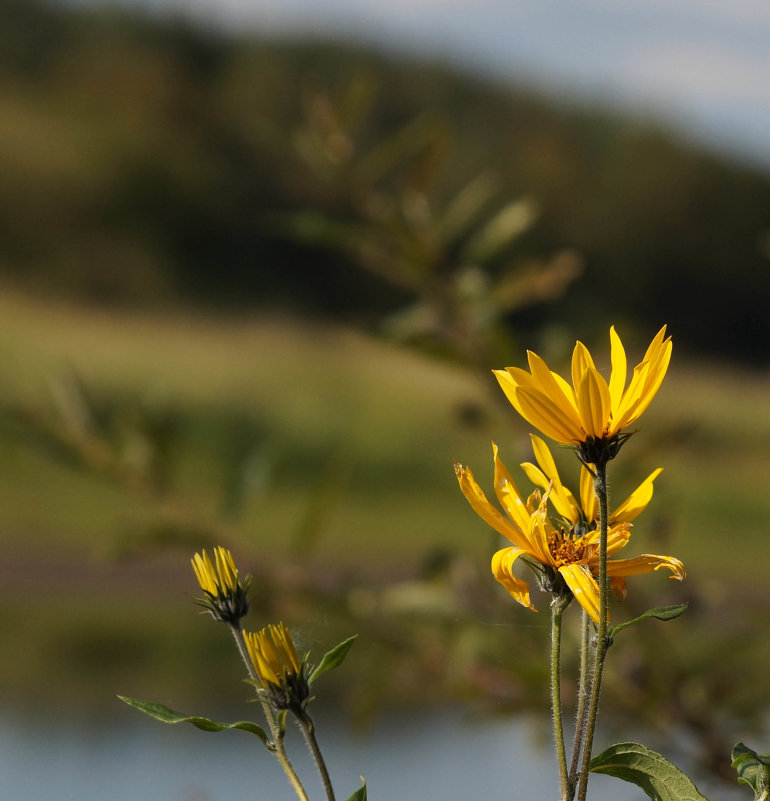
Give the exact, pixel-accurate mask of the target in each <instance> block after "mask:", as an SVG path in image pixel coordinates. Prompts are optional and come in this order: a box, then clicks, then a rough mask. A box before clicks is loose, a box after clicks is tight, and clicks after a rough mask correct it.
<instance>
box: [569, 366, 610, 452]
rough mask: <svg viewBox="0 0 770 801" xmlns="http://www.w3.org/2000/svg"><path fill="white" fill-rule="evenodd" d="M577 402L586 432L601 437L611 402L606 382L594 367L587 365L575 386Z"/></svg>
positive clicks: (608, 416)
mask: <svg viewBox="0 0 770 801" xmlns="http://www.w3.org/2000/svg"><path fill="white" fill-rule="evenodd" d="M577 403H578V412H579V413H580V421H581V423H582V424H583V429H584V430H585V432H586V434H587V435H588V436H589V437H596V438H597V439H601V438H602V437H603V436H604V435H605V428H606V426H607V423H608V422H609V419H610V413H611V411H612V403H611V400H610V390H609V388H608V386H607V382H606V381H605V380H604V378H603V377H602V376H601V375H600V373H599V371H598V370H597V369H596V368H595V367H589V368H587V369H586V371H585V372H584V373H583V377H582V379H581V380H580V386H578V388H577Z"/></svg>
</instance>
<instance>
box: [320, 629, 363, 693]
mask: <svg viewBox="0 0 770 801" xmlns="http://www.w3.org/2000/svg"><path fill="white" fill-rule="evenodd" d="M357 637H358V635H357V634H354V635H353V636H352V637H348V638H347V640H343V641H342V642H341V643H340V644H339V645H335V646H334V648H332V649H331V651H328V652H327V653H325V654H324V657H323V659H322V660H321V662H320V664H319V665H317V666H316V667H315V668H314V669H313V671H312V673H311V674H310V675H309V676H308V683H310V684H312V683H313V682H314V681H315V680H316V679H317V678H318V677H319V676H320V675H321V674H322V673H326V671H327V670H331V669H332V668H336V667H339V666H340V665H341V664H342V663H343V661H344V660H345V657H346V656H347V655H348V651H349V650H350V649H351V647H352V645H353V643H354V642H355V641H356V638H357Z"/></svg>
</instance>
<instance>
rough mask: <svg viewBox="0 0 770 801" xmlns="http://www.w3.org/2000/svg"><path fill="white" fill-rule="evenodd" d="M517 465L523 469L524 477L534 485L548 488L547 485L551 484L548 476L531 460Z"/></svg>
mask: <svg viewBox="0 0 770 801" xmlns="http://www.w3.org/2000/svg"><path fill="white" fill-rule="evenodd" d="M519 467H520V468H521V469H522V470H523V471H524V474H525V475H526V477H527V478H528V479H529V480H530V481H531V482H532V483H533V484H534V485H535V486H536V487H540V488H541V489H548V487H550V486H551V482H550V481H549V480H548V476H546V474H545V473H544V472H543V471H542V470H541V469H540V468H539V467H538V466H537V465H534V464H532V462H522V463H521V464H520V465H519Z"/></svg>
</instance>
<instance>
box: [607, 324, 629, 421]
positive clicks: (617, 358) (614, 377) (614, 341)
mask: <svg viewBox="0 0 770 801" xmlns="http://www.w3.org/2000/svg"><path fill="white" fill-rule="evenodd" d="M610 360H611V362H612V373H611V374H610V398H611V401H612V408H613V409H618V408H619V407H620V400H621V398H622V397H623V390H624V388H625V386H626V373H627V371H628V365H627V361H626V351H625V349H624V347H623V343H622V342H621V341H620V337H619V336H618V334H617V331H615V326H614V325H613V326H612V327H611V328H610Z"/></svg>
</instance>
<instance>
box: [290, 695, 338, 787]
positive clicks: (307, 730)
mask: <svg viewBox="0 0 770 801" xmlns="http://www.w3.org/2000/svg"><path fill="white" fill-rule="evenodd" d="M294 714H295V717H296V718H297V723H298V724H299V728H300V731H301V732H302V734H303V736H304V738H305V742H306V743H307V747H308V748H309V749H310V753H311V754H312V755H313V760H314V761H315V764H316V767H317V768H318V773H319V774H320V776H321V781H322V782H323V786H324V792H325V793H326V799H327V801H334V789H333V788H332V781H331V778H330V777H329V771H328V770H327V769H326V762H324V758H323V756H322V755H321V749H320V748H319V747H318V740H316V736H315V724H314V723H313V720H312V718H311V717H310V715H308V714H307V712H305V710H302V712H301V713H297V712H295V713H294Z"/></svg>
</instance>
